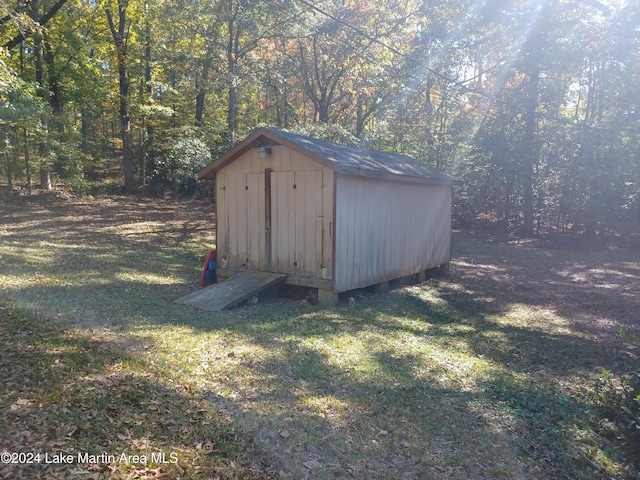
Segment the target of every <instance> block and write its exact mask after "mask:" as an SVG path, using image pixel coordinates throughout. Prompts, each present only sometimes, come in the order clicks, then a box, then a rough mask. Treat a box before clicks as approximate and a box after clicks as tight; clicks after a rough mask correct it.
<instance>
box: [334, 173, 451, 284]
mask: <svg viewBox="0 0 640 480" xmlns="http://www.w3.org/2000/svg"><path fill="white" fill-rule="evenodd" d="M337 188H338V191H337V195H336V198H337V200H336V201H337V205H336V209H337V215H336V222H337V225H336V227H337V230H336V232H337V235H338V237H337V239H336V272H335V282H336V284H335V285H336V287H335V289H336V291H344V290H349V289H352V288H358V287H363V286H366V285H372V284H375V283H379V282H382V281H385V280H391V279H393V278H398V277H402V276H405V275H411V274H413V273H417V272H419V271H421V270H426V269H427V268H431V267H435V266H437V265H438V264H440V263H444V261H448V257H447V259H446V260H444V257H445V256H446V254H447V253H448V250H449V243H450V216H451V200H450V197H451V189H450V188H449V187H439V186H425V185H418V184H407V183H399V182H389V181H380V180H371V179H363V178H358V177H347V176H342V175H340V176H339V177H338V187H337ZM367 262H375V264H370V265H367Z"/></svg>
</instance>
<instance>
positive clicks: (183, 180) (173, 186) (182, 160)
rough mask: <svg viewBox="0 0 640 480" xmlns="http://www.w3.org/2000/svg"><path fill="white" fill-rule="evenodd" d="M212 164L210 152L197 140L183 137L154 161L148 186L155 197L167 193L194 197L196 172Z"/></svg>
mask: <svg viewBox="0 0 640 480" xmlns="http://www.w3.org/2000/svg"><path fill="white" fill-rule="evenodd" d="M209 163H211V152H210V150H209V148H208V147H207V145H205V143H204V142H202V141H201V140H200V139H198V138H182V139H179V140H178V141H177V142H176V143H175V145H174V146H173V147H172V148H171V149H170V150H168V151H166V152H161V153H159V154H158V155H157V157H155V158H154V160H153V162H152V165H151V169H150V175H151V178H150V181H149V186H150V188H151V190H152V191H153V192H155V193H156V194H160V195H163V194H166V193H168V192H177V193H186V194H187V195H193V194H194V193H195V191H196V187H197V177H198V172H199V171H200V170H201V169H202V168H203V167H205V166H206V165H208V164H209Z"/></svg>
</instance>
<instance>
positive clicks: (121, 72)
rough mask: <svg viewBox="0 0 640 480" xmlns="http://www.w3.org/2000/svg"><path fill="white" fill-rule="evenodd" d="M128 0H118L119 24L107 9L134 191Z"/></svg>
mask: <svg viewBox="0 0 640 480" xmlns="http://www.w3.org/2000/svg"><path fill="white" fill-rule="evenodd" d="M127 5H128V2H127V0H118V26H117V28H116V25H115V24H114V22H113V15H112V13H111V10H109V9H107V10H106V14H107V20H108V21H109V28H110V30H111V35H112V36H113V42H114V44H115V47H116V55H117V62H118V81H119V84H120V108H119V110H120V138H121V140H122V170H123V172H124V190H125V192H126V193H134V192H135V190H136V184H135V179H134V176H133V142H132V140H131V115H130V113H129V76H128V73H127V43H126V25H127Z"/></svg>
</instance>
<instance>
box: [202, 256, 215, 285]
mask: <svg viewBox="0 0 640 480" xmlns="http://www.w3.org/2000/svg"><path fill="white" fill-rule="evenodd" d="M215 260H216V251H215V250H209V253H208V254H207V259H206V260H205V261H204V267H202V275H201V276H200V285H201V286H203V287H204V286H205V285H207V284H208V282H207V269H208V268H209V262H212V261H215Z"/></svg>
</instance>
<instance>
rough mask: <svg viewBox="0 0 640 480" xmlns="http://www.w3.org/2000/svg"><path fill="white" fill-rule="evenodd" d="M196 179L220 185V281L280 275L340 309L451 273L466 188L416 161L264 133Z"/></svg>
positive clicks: (260, 131) (263, 130) (257, 133)
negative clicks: (459, 192)
mask: <svg viewBox="0 0 640 480" xmlns="http://www.w3.org/2000/svg"><path fill="white" fill-rule="evenodd" d="M198 177H199V178H200V179H215V188H216V220H217V222H216V225H217V232H216V248H217V256H218V257H217V258H218V277H227V276H230V275H233V274H234V273H235V272H238V271H241V270H256V271H262V272H274V273H282V274H286V275H287V276H286V280H285V283H289V284H294V285H303V286H308V287H312V288H317V289H318V297H319V299H320V301H321V302H322V303H328V304H333V303H336V302H337V298H338V293H340V292H344V291H347V290H352V289H356V288H361V287H366V286H370V285H378V286H381V287H382V288H384V287H385V286H388V282H389V281H390V280H394V279H397V278H401V277H407V276H410V275H417V278H420V276H421V275H424V272H425V271H426V270H429V269H432V268H435V267H441V268H443V269H446V268H447V267H448V264H449V260H450V256H451V202H452V194H453V186H454V185H456V184H459V183H460V182H459V180H457V179H456V178H454V177H452V176H450V175H447V174H446V173H443V172H442V171H440V170H438V169H435V168H432V167H429V166H428V165H425V164H424V163H422V162H420V161H418V160H415V159H412V158H409V157H405V156H402V155H394V154H390V153H383V152H378V151H372V150H367V149H363V148H359V147H355V146H347V145H338V144H335V143H331V142H327V141H323V140H318V139H315V138H310V137H306V136H302V135H296V134H292V133H288V132H283V131H279V130H274V129H271V128H261V129H258V130H256V131H255V132H253V133H252V134H251V135H249V136H248V137H247V138H246V139H245V140H244V141H243V142H241V143H240V144H238V145H237V146H236V147H234V148H232V149H231V150H230V151H228V152H227V153H226V154H224V155H223V156H222V157H220V158H219V159H218V160H216V161H215V162H213V163H211V164H210V165H208V166H207V167H205V168H204V169H202V170H201V171H200V173H199V175H198Z"/></svg>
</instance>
